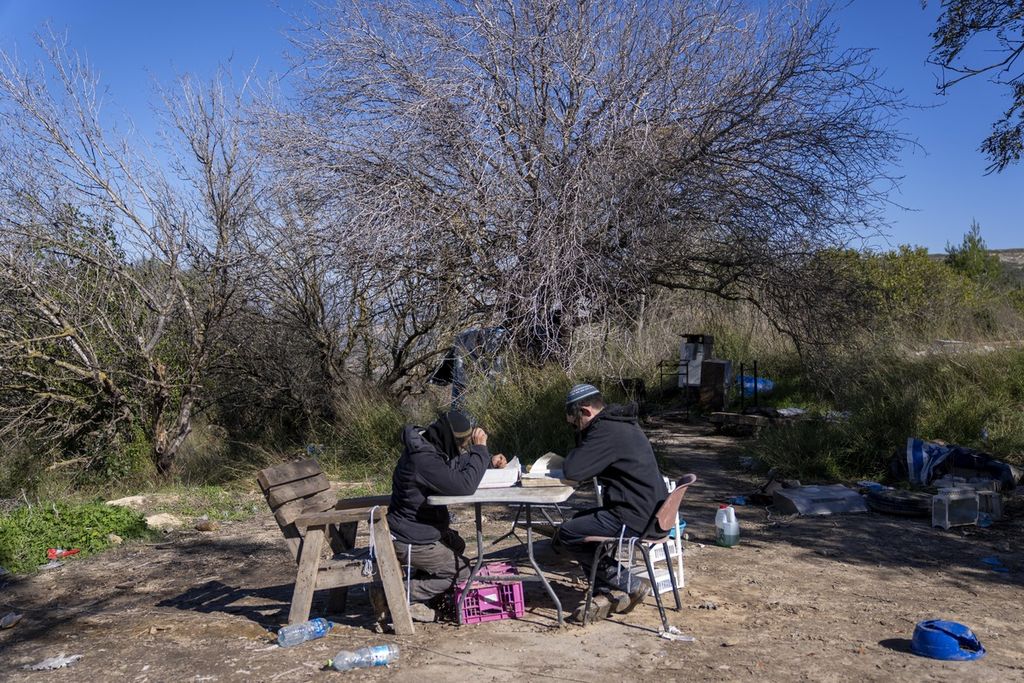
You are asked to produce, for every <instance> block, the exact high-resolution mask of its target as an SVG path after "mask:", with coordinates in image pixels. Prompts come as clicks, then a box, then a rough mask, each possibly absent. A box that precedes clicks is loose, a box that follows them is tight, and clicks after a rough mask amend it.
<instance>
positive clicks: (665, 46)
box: [271, 0, 899, 358]
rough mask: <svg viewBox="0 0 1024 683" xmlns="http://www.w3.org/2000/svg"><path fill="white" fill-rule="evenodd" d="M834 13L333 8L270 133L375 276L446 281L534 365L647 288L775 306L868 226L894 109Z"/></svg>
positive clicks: (513, 3) (516, 6) (526, 0)
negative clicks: (349, 225) (826, 253)
mask: <svg viewBox="0 0 1024 683" xmlns="http://www.w3.org/2000/svg"><path fill="white" fill-rule="evenodd" d="M827 17H828V14H827V12H814V11H812V10H810V9H808V8H805V7H802V6H797V7H795V8H792V7H790V6H786V7H784V8H781V9H778V10H776V11H774V12H764V13H758V12H755V11H754V10H753V9H750V8H748V7H747V6H746V5H745V4H744V3H741V2H732V1H729V0H723V1H720V2H699V3H698V2H645V3H630V2H586V1H585V2H563V1H558V0H479V1H476V2H469V3H460V2H440V3H435V4H431V5H430V6H429V7H426V6H423V5H421V4H419V3H415V2H408V1H406V0H393V1H387V2H372V3H370V2H356V3H339V5H338V7H337V8H335V9H334V10H332V11H329V12H327V13H326V14H325V16H324V17H323V20H322V21H321V23H319V24H317V25H316V26H310V27H307V30H306V31H304V32H302V33H300V34H299V35H298V37H297V43H298V44H299V45H300V46H301V47H302V49H303V50H304V51H305V56H306V61H305V63H304V65H305V67H306V68H307V69H308V71H307V76H306V79H305V82H304V93H303V98H302V99H301V100H300V101H299V103H298V106H297V107H296V108H295V109H294V110H293V111H292V112H291V113H290V114H288V115H286V116H284V117H283V118H280V119H278V124H279V125H276V126H275V127H274V129H273V131H272V132H274V133H276V136H275V135H272V136H271V139H272V140H273V142H274V149H275V152H276V158H277V162H278V163H279V164H280V165H281V167H282V168H285V169H288V170H289V171H290V172H291V173H292V174H293V177H294V178H296V179H298V180H297V182H303V183H305V184H306V186H307V187H308V188H309V193H310V196H315V197H317V198H318V201H320V202H322V204H323V205H324V206H331V205H332V204H335V205H344V206H346V207H350V208H351V207H358V211H357V212H356V213H358V215H359V218H358V220H359V223H358V224H359V225H362V226H363V227H364V230H365V232H366V233H368V234H370V235H372V238H371V239H369V240H367V239H364V240H363V244H365V245H366V246H365V247H364V249H365V253H366V254H368V255H370V256H371V257H372V256H373V255H374V254H377V258H376V260H375V262H376V263H379V264H380V263H394V262H395V261H394V259H396V258H398V259H400V261H399V262H401V263H409V264H416V263H419V264H429V265H428V270H430V272H432V274H433V276H434V277H443V276H444V274H446V273H452V272H456V273H458V276H457V277H455V278H451V280H450V283H451V286H450V289H449V291H451V292H452V293H453V294H454V295H456V296H459V297H461V298H463V299H464V300H465V301H467V302H471V303H472V304H473V308H472V309H471V310H472V317H475V318H477V319H485V320H489V321H492V322H496V323H499V324H503V325H505V326H507V327H509V328H510V329H511V330H512V332H513V334H514V336H515V338H516V339H517V340H518V341H519V343H520V344H521V345H522V346H523V347H524V348H527V349H531V350H532V351H534V352H535V353H536V354H537V355H538V356H540V357H546V356H547V355H549V354H552V353H554V354H556V355H558V356H559V357H562V358H565V357H566V356H564V355H563V353H564V351H565V350H566V346H567V344H568V342H569V340H570V339H571V334H570V333H571V331H572V329H573V328H574V327H575V326H576V325H579V324H583V323H586V322H587V321H589V320H593V319H599V318H601V317H607V316H624V317H627V318H628V317H630V315H631V313H630V310H631V308H633V307H635V305H636V302H637V301H638V298H639V297H640V296H641V295H642V294H643V292H645V291H646V290H647V289H648V288H649V287H651V286H656V285H662V286H668V287H673V288H691V289H695V290H701V291H712V292H715V293H716V294H719V295H722V296H726V297H742V298H755V299H757V300H758V301H760V302H762V303H763V305H764V307H765V309H766V310H768V311H771V312H776V311H781V309H778V308H777V307H775V306H773V305H772V304H771V303H770V302H769V301H768V299H769V298H770V297H776V296H780V295H781V296H784V294H782V292H783V291H784V290H785V285H784V283H785V279H786V278H788V277H792V276H794V275H797V274H798V273H799V272H803V271H799V269H796V268H794V267H793V266H794V265H795V264H796V263H798V262H803V263H809V262H810V261H809V259H810V257H811V255H813V253H814V252H815V251H816V250H817V249H819V248H821V246H823V245H834V244H837V243H842V242H844V241H845V240H847V239H849V238H850V237H852V236H855V235H856V234H857V233H858V232H860V231H865V230H869V229H872V228H873V227H874V226H875V225H876V224H877V209H878V207H879V204H880V202H881V201H882V200H884V195H885V192H886V191H887V189H888V188H887V186H886V181H887V180H889V179H888V178H886V175H885V169H886V168H887V165H888V163H889V162H891V161H892V160H893V158H894V157H893V153H894V150H895V149H896V147H897V145H898V143H899V139H898V137H897V135H896V133H895V132H894V125H893V120H892V115H893V113H894V111H895V110H896V108H897V107H898V104H899V102H898V98H897V97H896V96H895V95H894V94H893V93H890V92H888V91H886V90H884V89H883V88H881V87H880V86H879V85H878V83H877V80H876V77H875V74H874V72H873V71H872V70H871V69H870V68H869V67H868V65H867V61H866V55H865V53H862V52H843V51H839V50H837V49H836V48H835V47H834V45H833V42H832V30H831V29H830V28H829V26H828V24H827ZM364 237H366V235H364ZM382 245H385V246H382ZM375 250H376V251H375ZM403 255H404V257H405V258H403ZM782 264H785V265H782Z"/></svg>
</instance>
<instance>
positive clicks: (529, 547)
mask: <svg viewBox="0 0 1024 683" xmlns="http://www.w3.org/2000/svg"><path fill="white" fill-rule="evenodd" d="M531 507H532V506H531V505H530V504H529V503H526V554H527V555H528V556H529V558H530V564H531V565H532V566H533V571H535V572H537V576H538V578H540V582H541V583H543V584H544V590H546V591H547V592H548V595H550V596H551V601H552V602H554V603H555V609H556V610H557V611H558V625H559V626H564V623H563V622H562V601H561V600H559V599H558V596H557V595H555V589H554V588H552V587H551V584H550V583H548V580H547V577H545V576H544V572H543V571H542V570H541V568H540V566H539V565H538V564H537V559H536V558H535V557H534V556H533V518H532V516H531V514H530V512H531ZM460 609H461V606H460Z"/></svg>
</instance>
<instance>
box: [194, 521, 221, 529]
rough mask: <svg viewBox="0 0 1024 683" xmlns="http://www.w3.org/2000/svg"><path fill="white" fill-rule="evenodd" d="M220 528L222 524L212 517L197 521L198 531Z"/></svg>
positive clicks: (196, 527)
mask: <svg viewBox="0 0 1024 683" xmlns="http://www.w3.org/2000/svg"><path fill="white" fill-rule="evenodd" d="M219 528H220V524H218V523H217V522H215V521H213V520H212V519H199V520H197V521H196V525H195V529H196V531H207V532H209V531H216V530H217V529H219Z"/></svg>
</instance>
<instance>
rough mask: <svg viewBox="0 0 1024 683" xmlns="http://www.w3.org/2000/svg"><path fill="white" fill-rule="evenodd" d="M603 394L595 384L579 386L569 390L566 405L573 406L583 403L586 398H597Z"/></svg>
mask: <svg viewBox="0 0 1024 683" xmlns="http://www.w3.org/2000/svg"><path fill="white" fill-rule="evenodd" d="M600 393H601V390H600V389H598V388H597V387H595V386H594V385H593V384H577V385H576V386H574V387H573V388H572V389H570V390H569V393H568V395H566V397H565V405H566V406H571V405H572V404H573V403H576V402H577V401H582V400H583V399H585V398H589V397H591V396H596V395H598V394H600Z"/></svg>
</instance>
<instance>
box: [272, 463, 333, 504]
mask: <svg viewBox="0 0 1024 683" xmlns="http://www.w3.org/2000/svg"><path fill="white" fill-rule="evenodd" d="M329 488H331V484H330V482H329V481H327V476H326V475H324V474H323V473H322V472H321V473H320V474H318V475H316V476H315V477H307V478H306V479H300V480H298V481H293V482H292V483H290V484H281V485H280V486H275V487H273V488H271V489H270V490H269V491H267V503H268V504H269V505H270V509H271V510H277V508H279V507H281V506H282V505H284V504H285V503H290V502H291V501H293V500H296V499H298V498H305V497H306V496H311V495H313V494H314V493H320V492H321V491H326V490H327V489H329Z"/></svg>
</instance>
